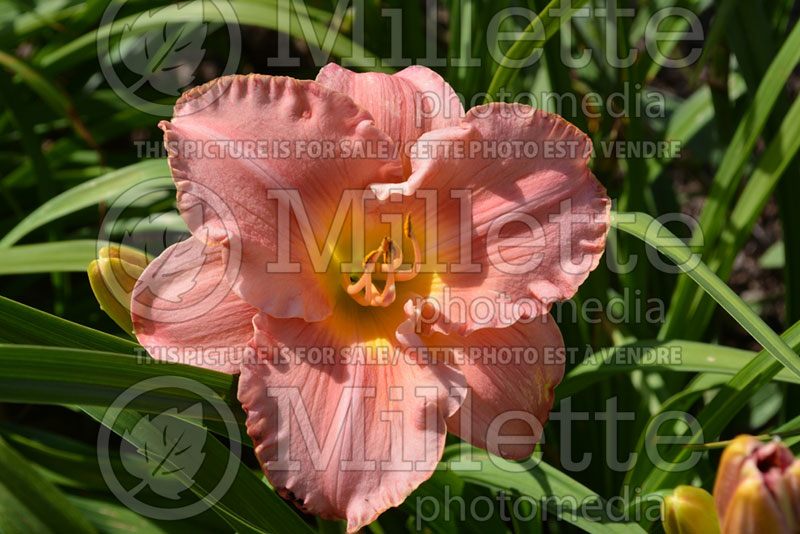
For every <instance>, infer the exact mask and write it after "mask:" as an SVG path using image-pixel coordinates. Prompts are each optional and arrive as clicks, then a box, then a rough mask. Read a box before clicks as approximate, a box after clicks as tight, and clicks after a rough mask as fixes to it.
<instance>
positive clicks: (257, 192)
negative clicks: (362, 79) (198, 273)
mask: <svg viewBox="0 0 800 534" xmlns="http://www.w3.org/2000/svg"><path fill="white" fill-rule="evenodd" d="M160 127H161V128H162V129H163V130H164V139H165V143H166V146H167V149H168V150H169V153H170V157H169V163H170V167H171V169H172V175H173V178H174V179H175V183H176V185H177V187H178V207H179V209H180V211H181V214H182V215H183V217H184V219H185V220H186V223H187V225H188V226H189V229H190V230H191V231H192V234H193V235H194V236H195V237H197V238H198V239H202V240H204V241H207V242H210V243H221V244H223V245H224V246H225V248H226V253H227V254H228V256H227V257H226V260H225V261H227V262H230V263H233V264H234V266H235V267H236V268H235V269H232V270H230V274H231V276H235V277H232V278H229V280H230V283H231V286H232V287H233V289H234V291H236V293H237V294H239V295H240V296H241V297H242V298H243V299H244V300H246V301H247V302H249V303H250V304H252V305H253V306H255V307H257V308H259V309H260V310H263V311H265V312H267V313H269V314H271V315H273V316H276V317H301V318H304V319H306V320H310V321H318V320H321V319H324V318H325V317H327V316H328V315H329V314H330V311H331V298H332V297H331V294H330V291H328V290H326V285H325V284H326V281H325V280H324V276H323V275H322V274H320V273H321V272H324V271H325V270H326V266H325V265H322V266H321V267H320V266H314V265H312V263H311V260H310V256H309V254H308V252H307V249H306V247H305V241H304V240H303V238H302V237H301V235H302V233H301V231H300V230H301V229H299V225H300V224H301V223H298V221H297V220H296V217H295V216H296V215H297V212H296V211H295V210H293V209H288V208H289V206H290V197H289V196H288V195H289V194H290V193H289V192H294V193H296V194H297V198H299V199H300V200H301V201H302V203H303V207H304V208H305V212H306V213H307V215H308V221H309V223H310V229H311V230H312V231H313V232H314V237H315V238H316V239H317V242H316V243H312V244H311V245H310V246H317V247H318V250H320V249H321V250H324V249H325V248H324V246H323V245H322V244H321V243H323V242H324V241H325V238H326V236H327V235H328V230H329V228H330V226H331V222H332V221H333V219H334V214H335V213H336V210H337V207H338V205H339V200H340V198H341V196H342V195H343V193H344V191H345V190H346V189H355V190H360V189H363V188H364V187H365V186H366V185H367V184H368V183H370V182H371V181H374V180H375V179H376V177H379V176H383V177H385V179H387V180H393V179H394V178H393V177H394V176H399V174H400V163H399V160H396V159H394V154H392V152H391V151H392V148H393V147H392V142H391V140H390V139H389V138H388V137H387V136H386V135H385V134H384V133H383V132H382V131H380V130H379V129H378V128H376V127H375V126H374V125H373V123H372V117H371V116H370V114H369V113H368V112H366V111H365V110H363V109H361V108H359V107H358V106H356V105H355V104H354V103H353V101H352V100H350V99H349V98H348V97H346V96H345V95H343V94H340V93H337V92H335V91H331V90H329V89H327V88H325V87H323V86H321V85H319V84H318V83H315V82H312V81H298V80H293V79H291V78H282V77H270V76H259V75H250V76H228V77H224V78H219V79H217V80H215V81H214V82H211V83H208V84H206V85H203V86H202V87H199V88H195V89H192V90H191V91H189V92H188V93H186V94H184V95H183V96H182V97H181V98H180V99H179V100H178V102H177V104H176V105H175V116H174V118H173V119H172V121H171V122H162V123H161V124H160ZM276 191H277V192H278V193H279V194H278V197H277V198H275V193H276ZM291 194H293V193H291ZM281 206H282V207H283V208H287V210H288V211H282V209H281ZM280 213H290V214H291V216H292V218H291V224H289V225H287V224H283V225H279V221H280V220H281V217H280ZM283 219H284V220H285V217H284V218H283ZM287 226H288V228H287ZM281 250H284V251H285V250H288V251H289V257H288V258H289V260H288V261H283V262H282V264H284V265H285V264H286V263H292V264H293V266H292V267H291V268H290V269H289V270H291V271H292V272H286V271H287V268H286V267H284V266H283V265H281V264H279V263H278V260H279V259H280V258H279V253H280V251H281ZM298 270H299V272H296V271H298Z"/></svg>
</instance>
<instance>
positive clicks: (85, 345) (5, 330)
mask: <svg viewBox="0 0 800 534" xmlns="http://www.w3.org/2000/svg"><path fill="white" fill-rule="evenodd" d="M0 342H3V343H17V344H23V345H46V346H48V347H69V348H71V349H88V350H98V351H108V352H114V353H122V354H127V355H137V354H142V352H141V351H142V350H143V349H142V346H141V345H139V344H138V343H134V342H133V341H130V340H129V339H123V338H121V337H117V336H112V335H111V334H106V333H105V332H100V331H99V330H94V329H92V328H88V327H86V326H82V325H79V324H77V323H73V322H71V321H67V320H65V319H61V318H60V317H56V316H55V315H50V314H49V313H45V312H43V311H40V310H37V309H34V308H31V307H30V306H25V305H24V304H20V303H19V302H15V301H13V300H11V299H7V298H5V297H2V296H0Z"/></svg>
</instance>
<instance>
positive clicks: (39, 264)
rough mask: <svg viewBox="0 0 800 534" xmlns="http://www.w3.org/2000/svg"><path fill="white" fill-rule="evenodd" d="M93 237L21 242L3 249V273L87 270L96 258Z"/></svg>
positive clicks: (1, 264) (0, 268)
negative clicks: (30, 243) (25, 243)
mask: <svg viewBox="0 0 800 534" xmlns="http://www.w3.org/2000/svg"><path fill="white" fill-rule="evenodd" d="M96 249H97V242H96V241H94V240H92V239H79V240H75V241H57V242H54V243H36V244H32V245H19V246H16V247H11V248H9V249H7V250H4V251H3V263H0V275H3V274H29V273H49V272H85V271H86V267H87V266H88V265H89V263H90V262H91V261H92V260H93V259H94V256H95V253H96Z"/></svg>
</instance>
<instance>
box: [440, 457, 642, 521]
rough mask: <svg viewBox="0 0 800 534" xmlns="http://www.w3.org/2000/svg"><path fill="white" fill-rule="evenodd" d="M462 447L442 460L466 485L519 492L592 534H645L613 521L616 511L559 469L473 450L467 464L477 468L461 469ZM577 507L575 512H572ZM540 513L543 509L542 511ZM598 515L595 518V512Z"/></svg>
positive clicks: (563, 519)
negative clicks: (587, 510) (532, 464)
mask: <svg viewBox="0 0 800 534" xmlns="http://www.w3.org/2000/svg"><path fill="white" fill-rule="evenodd" d="M461 448H462V445H461V444H458V445H454V446H452V447H448V449H446V450H445V453H444V456H443V460H444V459H448V460H449V461H448V462H447V464H448V465H449V469H450V470H451V471H453V472H454V473H456V474H458V475H459V476H460V477H461V478H463V479H464V480H466V481H469V482H474V483H476V484H482V485H487V486H489V487H493V488H498V489H503V490H505V491H506V492H508V493H515V492H519V493H522V494H524V495H528V496H530V497H533V498H534V499H535V500H536V501H537V504H538V505H540V506H546V507H547V509H548V511H549V512H551V513H554V514H555V515H556V517H557V518H558V519H560V520H562V521H566V522H568V523H571V524H573V525H575V526H576V527H578V528H580V529H582V530H583V531H584V532H589V533H590V534H644V532H645V531H644V530H643V529H642V528H641V527H640V526H639V525H637V524H635V523H631V522H628V521H627V520H622V521H618V520H615V518H614V517H613V516H614V515H616V513H619V514H620V515H621V511H615V513H614V514H612V511H614V510H613V507H612V506H611V505H608V504H607V503H606V502H605V501H603V499H602V498H601V497H600V496H599V495H597V494H596V493H595V492H593V491H591V490H590V489H589V488H587V487H586V486H584V485H583V484H581V483H579V482H577V481H576V480H573V479H572V478H570V477H569V476H567V475H566V474H564V473H562V472H561V471H559V470H558V469H556V468H554V467H552V466H550V465H548V464H546V463H544V462H538V463H537V464H536V465H535V466H534V467H526V466H525V465H524V464H520V463H516V462H511V461H509V460H504V459H501V458H498V457H490V456H489V453H487V452H486V451H483V450H480V449H474V448H473V449H471V451H470V452H468V459H466V460H465V463H466V462H468V463H473V462H474V463H477V464H479V465H478V466H477V467H470V468H462V467H460V466H459V464H461V465H463V463H461V462H459V460H461V458H459V457H458V456H454V453H455V452H456V451H461ZM571 505H574V506H575V507H576V508H571V507H570V506H571ZM579 506H585V507H591V510H592V512H590V513H585V510H586V508H584V509H583V512H581V511H579V510H578V509H577V508H578V507H579ZM540 509H541V508H540ZM595 511H596V514H594V513H593V512H595Z"/></svg>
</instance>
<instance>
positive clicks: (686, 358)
mask: <svg viewBox="0 0 800 534" xmlns="http://www.w3.org/2000/svg"><path fill="white" fill-rule="evenodd" d="M631 354H635V355H636V359H639V360H641V361H644V362H647V363H641V362H637V361H632V358H631ZM755 357H756V353H755V352H752V351H749V350H741V349H734V348H731V347H725V346H722V345H713V344H710V343H699V342H696V341H684V340H676V339H673V340H670V341H659V340H638V341H635V342H633V343H628V344H626V345H622V346H619V347H610V348H605V349H603V350H601V351H598V352H596V353H595V354H593V355H592V356H591V357H589V358H588V359H587V360H584V362H582V363H581V364H579V365H578V366H576V367H575V368H573V369H572V370H571V371H570V372H569V373H567V375H566V376H565V377H564V379H563V380H562V381H561V383H560V384H559V385H558V387H557V388H556V400H558V399H563V398H564V397H569V396H572V395H575V394H576V393H578V392H580V391H582V390H584V389H586V388H587V387H589V386H591V385H592V384H596V383H597V382H600V381H602V380H607V379H608V378H609V377H611V376H613V375H616V374H622V373H629V372H631V371H633V370H637V369H644V370H648V371H662V372H663V371H670V372H679V373H712V374H719V375H723V376H724V375H735V374H736V373H738V372H739V371H740V370H741V369H742V368H743V367H744V366H745V365H747V363H748V362H749V361H750V360H752V359H753V358H755ZM651 361H652V363H651ZM775 379H776V380H779V381H782V382H788V383H792V384H800V377H797V376H795V375H794V374H792V373H791V372H790V371H789V370H788V369H783V370H782V371H781V372H780V373H778V375H777V376H776V377H775Z"/></svg>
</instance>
